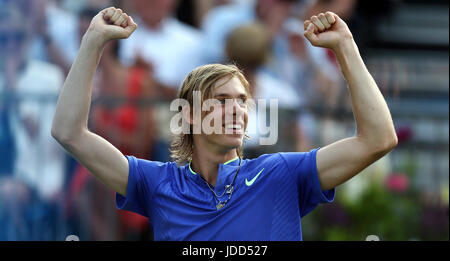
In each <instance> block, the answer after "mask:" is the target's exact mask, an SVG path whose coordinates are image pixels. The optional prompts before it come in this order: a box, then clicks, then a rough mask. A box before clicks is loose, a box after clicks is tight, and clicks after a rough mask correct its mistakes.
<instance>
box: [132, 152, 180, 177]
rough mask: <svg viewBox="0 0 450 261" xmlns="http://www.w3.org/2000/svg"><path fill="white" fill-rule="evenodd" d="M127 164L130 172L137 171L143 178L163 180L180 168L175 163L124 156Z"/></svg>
mask: <svg viewBox="0 0 450 261" xmlns="http://www.w3.org/2000/svg"><path fill="white" fill-rule="evenodd" d="M126 157H127V159H128V162H129V168H130V171H138V172H139V174H140V175H141V176H142V177H145V178H152V177H157V178H164V177H168V176H170V175H173V174H175V173H177V172H178V171H180V169H181V168H183V167H182V166H178V165H177V164H176V163H175V162H173V161H169V162H161V161H153V160H146V159H140V158H136V157H134V156H126Z"/></svg>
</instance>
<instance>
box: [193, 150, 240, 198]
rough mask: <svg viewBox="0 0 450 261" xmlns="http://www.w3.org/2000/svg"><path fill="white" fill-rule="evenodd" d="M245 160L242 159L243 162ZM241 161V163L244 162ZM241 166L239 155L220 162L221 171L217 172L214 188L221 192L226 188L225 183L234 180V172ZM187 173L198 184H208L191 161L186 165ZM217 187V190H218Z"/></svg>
mask: <svg viewBox="0 0 450 261" xmlns="http://www.w3.org/2000/svg"><path fill="white" fill-rule="evenodd" d="M243 162H244V160H242V163H243ZM242 163H241V164H242ZM238 167H239V157H236V158H233V159H231V160H229V161H227V162H224V163H220V164H219V172H218V174H217V182H216V186H215V187H214V190H215V191H216V193H221V192H222V191H223V189H224V188H225V185H228V184H229V183H231V182H232V181H233V178H234V174H235V173H236V171H237V168H238ZM185 172H186V175H187V176H188V178H190V179H193V180H194V181H195V182H196V183H197V184H199V185H201V186H207V185H206V183H205V181H204V180H203V178H202V177H201V176H200V175H199V174H198V173H196V172H195V171H194V170H192V168H191V162H189V163H188V164H187V165H186V170H185ZM216 188H217V190H216Z"/></svg>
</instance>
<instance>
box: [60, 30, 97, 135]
mask: <svg viewBox="0 0 450 261" xmlns="http://www.w3.org/2000/svg"><path fill="white" fill-rule="evenodd" d="M102 49H103V44H102V43H101V41H99V40H98V39H96V37H95V35H93V34H88V33H86V34H85V35H84V37H83V39H82V43H81V47H80V50H79V52H78V56H77V58H76V60H75V62H74V63H73V65H72V67H71V69H70V71H69V74H68V76H67V79H66V81H65V82H64V85H63V88H62V90H61V93H60V95H59V98H58V103H57V107H56V112H55V116H54V118H53V125H52V135H53V136H55V138H58V137H59V138H63V139H71V138H73V137H74V136H75V135H77V134H78V133H80V132H81V131H83V130H84V129H87V122H88V115H89V109H90V104H91V93H92V81H93V78H94V73H95V70H96V68H97V65H98V62H99V60H100V56H101V53H102Z"/></svg>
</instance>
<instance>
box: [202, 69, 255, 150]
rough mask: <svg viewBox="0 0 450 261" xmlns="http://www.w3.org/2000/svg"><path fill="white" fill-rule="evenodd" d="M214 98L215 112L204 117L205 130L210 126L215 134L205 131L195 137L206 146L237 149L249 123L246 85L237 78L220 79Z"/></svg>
mask: <svg viewBox="0 0 450 261" xmlns="http://www.w3.org/2000/svg"><path fill="white" fill-rule="evenodd" d="M212 99H213V100H212V101H213V102H212V104H213V105H212V106H211V107H210V108H212V110H209V111H208V112H206V115H204V116H203V117H202V124H203V126H202V127H203V130H204V129H205V127H206V128H208V127H211V129H214V130H215V131H214V133H212V134H205V132H204V131H202V134H200V135H195V136H197V138H199V139H201V140H202V141H203V142H202V143H204V144H205V145H207V146H213V147H215V148H216V149H218V150H220V151H223V152H226V151H227V150H230V149H235V148H238V147H239V146H241V144H242V141H243V137H244V133H245V129H246V127H247V122H248V100H247V99H248V96H247V94H246V91H245V88H244V86H243V85H242V83H241V81H240V80H239V79H238V78H236V77H233V78H231V79H229V78H225V79H221V80H219V81H218V82H217V83H216V84H215V87H214V89H213V91H212ZM210 101H211V100H210ZM204 106H205V103H204ZM206 117H208V118H206ZM208 119H211V120H208ZM194 124H195V123H194ZM217 130H219V131H218V133H217Z"/></svg>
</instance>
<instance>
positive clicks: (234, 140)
mask: <svg viewBox="0 0 450 261" xmlns="http://www.w3.org/2000/svg"><path fill="white" fill-rule="evenodd" d="M224 140H225V141H226V142H225V144H224V145H225V146H227V147H230V148H232V149H234V148H238V147H240V146H241V145H242V140H243V135H226V137H225V138H224Z"/></svg>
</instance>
